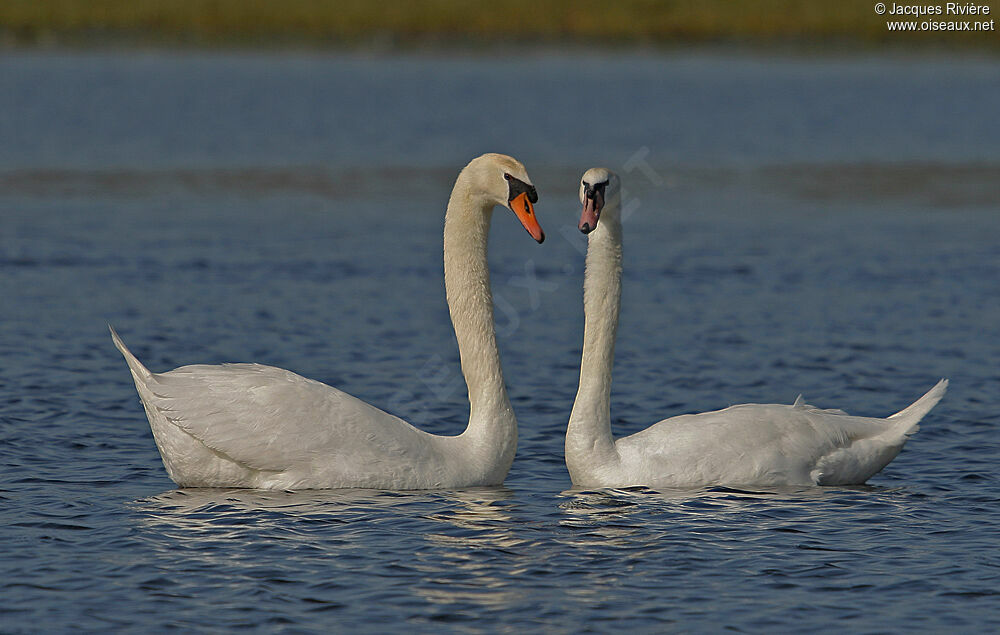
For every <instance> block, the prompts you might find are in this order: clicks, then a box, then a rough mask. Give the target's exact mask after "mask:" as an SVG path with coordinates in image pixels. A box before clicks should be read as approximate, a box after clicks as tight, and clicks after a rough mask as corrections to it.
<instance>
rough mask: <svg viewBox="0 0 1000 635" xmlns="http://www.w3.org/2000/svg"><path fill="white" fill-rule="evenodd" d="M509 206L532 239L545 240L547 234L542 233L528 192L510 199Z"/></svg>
mask: <svg viewBox="0 0 1000 635" xmlns="http://www.w3.org/2000/svg"><path fill="white" fill-rule="evenodd" d="M507 205H508V206H509V207H510V209H511V211H512V212H514V214H515V215H516V216H517V219H518V220H519V221H521V224H522V225H524V228H525V229H527V230H528V233H529V234H531V237H532V238H534V239H535V240H536V241H538V242H543V241H544V240H545V232H543V231H542V227H541V226H540V225H539V224H538V219H537V218H535V208H534V206H533V205H532V204H531V201H529V200H528V193H527V192H521V193H520V194H518V195H517V196H515V197H514V198H512V199H510V201H509V202H508V203H507Z"/></svg>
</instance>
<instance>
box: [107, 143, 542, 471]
mask: <svg viewBox="0 0 1000 635" xmlns="http://www.w3.org/2000/svg"><path fill="white" fill-rule="evenodd" d="M537 200H538V197H537V194H536V193H535V188H534V186H532V185H531V180H530V179H529V178H528V174H527V172H526V171H525V169H524V166H523V165H521V164H520V163H519V162H518V161H516V160H515V159H513V158H511V157H508V156H504V155H501V154H485V155H483V156H481V157H478V158H476V159H474V160H473V161H471V162H470V163H469V164H468V165H467V166H465V168H464V169H463V170H462V172H461V173H460V174H459V175H458V179H457V180H456V182H455V187H454V189H453V190H452V193H451V198H450V199H449V201H448V209H447V212H446V214H445V222H444V277H445V290H446V293H447V298H448V308H449V310H450V312H451V319H452V324H453V325H454V328H455V336H456V338H457V340H458V348H459V352H460V355H461V361H462V372H463V374H464V375H465V380H466V383H467V384H468V390H469V401H470V411H469V423H468V426H467V427H466V429H465V431H464V432H463V433H462V434H460V435H458V436H454V437H448V436H436V435H432V434H428V433H426V432H423V431H421V430H418V429H417V428H414V427H413V426H411V425H410V424H408V423H406V422H405V421H403V420H402V419H400V418H399V417H396V416H393V415H391V414H388V413H386V412H383V411H382V410H379V409H378V408H375V407H374V406H370V405H368V404H367V403H365V402H363V401H361V400H359V399H357V398H355V397H352V396H351V395H348V394H346V393H344V392H341V391H340V390H337V389H336V388H332V387H330V386H327V385H326V384H322V383H320V382H318V381H313V380H311V379H306V378H304V377H301V376H299V375H296V374H295V373H292V372H290V371H287V370H282V369H280V368H273V367H269V366H261V365H259V364H223V365H221V366H204V365H198V366H183V367H181V368H177V369H176V370H172V371H170V372H166V373H163V374H156V373H151V372H150V371H149V370H147V369H146V368H145V367H144V366H143V365H142V364H141V363H140V362H139V361H138V360H137V359H136V358H135V356H133V355H132V353H130V352H129V350H128V349H127V348H126V347H125V345H124V344H123V343H122V341H121V339H120V338H119V337H118V335H117V334H116V333H115V332H114V329H112V330H111V335H112V338H113V340H114V343H115V346H117V347H118V350H119V351H121V353H122V355H124V356H125V361H126V362H127V363H128V366H129V368H130V369H131V371H132V377H133V379H134V380H135V385H136V389H137V390H138V391H139V397H140V398H141V399H142V403H143V405H144V406H145V409H146V416H147V417H148V418H149V423H150V427H151V428H152V430H153V437H154V438H155V440H156V445H157V447H158V448H159V450H160V455H161V456H162V458H163V464H164V466H165V467H166V469H167V474H168V475H169V476H170V478H171V479H173V480H174V482H176V483H177V484H178V485H180V486H182V487H252V488H261V489H321V488H348V487H350V488H372V489H399V490H402V489H453V488H464V487H473V486H486V485H499V484H500V483H502V482H503V480H504V478H505V477H506V476H507V472H508V470H509V469H510V465H511V463H512V461H513V459H514V451H515V449H516V447H517V421H516V420H515V418H514V412H513V410H512V409H511V405H510V400H509V399H508V397H507V389H506V387H505V385H504V379H503V373H502V370H501V368H500V357H499V354H498V352H497V346H496V335H495V331H494V323H493V296H492V294H491V292H490V282H489V270H488V265H487V260H486V244H487V234H488V232H489V226H490V219H491V217H492V215H493V207H494V206H496V205H504V206H506V207H508V208H510V209H511V210H513V211H514V213H515V214H516V215H517V217H518V219H519V220H520V221H521V223H522V224H523V225H524V227H525V229H527V230H528V233H530V234H531V236H532V237H533V238H534V239H535V240H536V241H538V242H542V241H543V240H544V239H545V235H544V233H543V232H542V229H541V227H539V225H538V221H537V220H536V218H535V215H534V208H533V206H532V203H534V202H535V201H537Z"/></svg>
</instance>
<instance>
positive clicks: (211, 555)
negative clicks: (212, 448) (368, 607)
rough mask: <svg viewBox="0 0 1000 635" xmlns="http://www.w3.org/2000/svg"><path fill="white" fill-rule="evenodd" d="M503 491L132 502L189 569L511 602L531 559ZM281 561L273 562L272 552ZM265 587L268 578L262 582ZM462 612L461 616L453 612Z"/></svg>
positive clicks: (145, 526) (158, 542) (438, 598)
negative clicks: (516, 576) (516, 575)
mask: <svg viewBox="0 0 1000 635" xmlns="http://www.w3.org/2000/svg"><path fill="white" fill-rule="evenodd" d="M513 498H514V493H513V492H512V491H511V490H509V489H506V488H503V487H482V488H472V489H465V490H452V491H412V492H394V491H385V490H360V489H357V490H311V491H302V492H284V491H266V490H251V489H230V490H225V489H178V490H172V491H169V492H165V493H163V494H159V495H157V496H152V497H149V498H144V499H140V500H137V501H134V502H133V503H132V504H131V507H132V508H133V509H134V510H135V512H136V513H137V514H138V516H139V518H138V524H139V526H140V528H141V530H143V531H141V534H142V536H143V539H144V540H145V541H146V542H148V543H149V544H151V545H152V546H153V548H154V550H156V551H157V552H159V553H160V554H161V555H162V556H163V558H164V559H165V560H167V561H168V562H170V567H169V568H175V569H177V574H178V576H177V577H178V578H182V577H183V575H184V572H185V571H187V570H193V569H200V570H203V569H204V568H205V567H206V566H219V567H221V570H228V571H236V572H237V574H236V577H239V574H238V572H239V571H245V572H246V573H248V574H250V575H253V576H260V575H261V574H262V573H263V574H264V575H266V577H267V578H269V579H271V580H278V581H279V582H287V581H296V580H295V577H296V576H299V577H301V576H302V575H303V573H305V574H306V576H307V578H306V579H305V580H300V581H304V582H306V583H307V584H311V589H312V590H313V591H314V592H315V593H316V594H317V595H318V596H320V597H322V594H323V593H329V594H330V601H334V600H335V601H337V602H343V601H344V600H343V597H344V594H348V595H350V594H356V593H368V594H376V595H377V594H379V593H389V594H392V595H396V596H404V597H405V596H409V597H411V598H412V597H413V596H416V598H419V600H420V602H422V603H430V604H434V605H448V606H449V607H451V608H448V609H447V610H448V611H450V612H454V611H455V610H458V611H461V610H463V609H462V607H463V606H464V607H468V610H470V611H471V610H473V609H475V608H476V607H480V608H482V607H499V608H502V607H504V606H507V605H509V604H511V603H513V602H515V601H516V600H518V599H519V598H521V597H522V596H523V594H524V591H523V590H522V589H520V588H518V587H517V586H516V585H515V584H512V577H511V568H512V567H514V568H515V572H516V568H517V567H518V566H519V565H518V564H517V561H518V560H519V559H521V558H527V555H526V552H527V551H528V550H527V549H525V548H524V547H525V543H526V542H527V541H526V540H525V539H523V538H518V537H517V535H516V529H517V528H518V527H521V526H523V522H522V521H521V520H519V519H518V518H516V517H515V514H513V513H512V507H513V506H512V504H511V501H512V499H513ZM272 554H273V555H272ZM261 583H262V584H266V583H267V582H266V581H262V582H261ZM455 607H457V608H455Z"/></svg>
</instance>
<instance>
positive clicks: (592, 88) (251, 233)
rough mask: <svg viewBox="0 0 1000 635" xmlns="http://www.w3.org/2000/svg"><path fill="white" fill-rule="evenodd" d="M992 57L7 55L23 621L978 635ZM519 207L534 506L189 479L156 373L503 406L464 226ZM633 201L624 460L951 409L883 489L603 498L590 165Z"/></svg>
mask: <svg viewBox="0 0 1000 635" xmlns="http://www.w3.org/2000/svg"><path fill="white" fill-rule="evenodd" d="M997 68H998V67H997V65H996V63H995V62H994V61H991V60H976V59H959V58H953V59H934V58H920V59H902V58H900V59H896V58H880V59H868V58H857V59H833V60H831V59H813V60H807V61H792V60H787V59H771V58H757V57H737V56H726V55H720V56H713V55H699V56H693V57H683V56H675V57H652V56H650V57H644V56H632V57H606V58H603V57H593V58H574V57H570V56H558V55H548V56H542V57H525V58H514V59H508V60H496V59H485V58H483V59H466V60H460V59H445V58H436V57H420V58H407V59H404V58H360V57H359V58H350V57H348V58H341V57H329V58H328V57H323V56H309V55H275V56H263V55H262V56H253V55H227V56H201V55H183V56H180V55H167V54H159V53H143V54H136V55H132V54H128V55H126V54H106V55H86V56H64V55H25V54H14V55H7V56H5V57H3V58H0V139H2V143H0V298H2V300H0V360H2V366H0V470H2V471H0V545H2V547H0V572H2V574H3V575H2V576H0V578H2V579H0V614H2V615H0V620H2V624H3V626H2V627H0V630H3V631H5V632H8V631H9V632H26V631H38V630H62V631H66V630H71V629H73V630H77V629H84V630H116V631H118V630H125V631H133V632H146V631H150V630H163V629H166V628H171V627H172V628H176V629H180V630H184V631H188V630H228V629H235V628H247V627H249V628H253V629H256V630H264V631H271V630H288V631H292V632H295V631H329V630H339V631H343V632H353V631H358V630H363V631H386V630H398V629H401V628H404V627H406V628H412V629H414V630H417V631H421V632H428V631H441V630H454V631H460V632H483V631H525V630H528V631H531V630H535V631H538V630H544V631H547V632H578V631H583V630H593V631H611V630H616V629H620V628H629V629H633V630H638V631H644V632H663V631H691V630H708V631H716V630H723V629H730V630H736V631H747V632H772V631H806V630H821V631H827V632H829V631H851V632H854V631H862V632H876V631H878V632H885V631H895V632H901V631H942V630H945V629H950V630H958V631H960V632H977V631H983V630H985V629H988V628H991V627H995V625H996V623H997V622H998V620H1000V555H998V554H1000V548H998V547H1000V544H998V543H1000V540H998V536H1000V534H998V532H997V527H998V526H1000V483H998V480H997V475H996V466H997V464H998V461H1000V436H998V431H997V425H998V421H1000V418H998V415H997V405H996V404H997V396H998V392H1000V390H998V389H1000V370H998V369H1000V366H998V361H997V360H1000V267H998V265H1000V190H998V188H997V183H998V182H1000V126H998V125H997V122H996V113H997V112H1000V82H997V81H996V80H997V77H998V75H997ZM490 150H496V151H503V152H509V153H512V154H515V155H517V156H518V157H519V158H521V159H522V160H523V161H524V163H525V164H526V165H527V167H528V170H529V173H530V174H531V175H532V177H533V179H534V181H535V184H536V186H537V187H538V190H539V194H540V201H539V204H538V206H537V211H538V214H539V218H540V220H541V222H542V225H543V226H544V227H545V229H546V231H547V233H548V235H549V239H548V240H547V241H546V243H545V244H544V245H542V246H538V245H535V244H534V243H533V242H532V241H531V240H530V239H529V238H528V237H527V236H526V235H525V234H524V232H523V230H522V229H520V228H519V227H518V226H517V225H516V223H515V222H514V221H513V220H512V219H511V218H509V215H507V214H502V213H499V212H498V213H497V214H496V217H495V219H494V223H493V236H492V238H491V253H490V259H491V267H492V272H493V283H494V292H495V295H496V299H497V321H498V333H499V340H500V345H501V347H502V355H503V361H504V368H505V372H506V375H507V381H508V384H509V387H510V392H511V397H512V400H513V403H514V406H515V409H516V411H517V414H518V419H519V424H520V445H519V450H518V455H517V459H516V461H515V463H514V466H513V469H512V470H511V473H510V476H509V478H508V479H507V482H506V483H505V485H504V487H501V488H486V489H473V490H463V491H442V492H373V491H320V492H295V493H289V492H258V491H247V490H177V489H175V487H174V486H173V484H172V483H171V481H170V480H169V479H168V478H167V476H166V473H165V471H164V469H163V466H162V464H161V462H160V459H159V455H158V454H157V452H156V448H155V446H154V445H153V440H152V437H151V435H150V432H149V428H148V425H147V423H146V421H145V417H144V415H143V413H142V409H141V406H140V405H139V403H138V399H137V397H136V395H135V392H134V389H133V387H132V385H131V381H130V378H129V375H128V372H127V370H126V368H125V365H124V363H123V362H122V360H121V358H120V356H119V355H118V354H117V352H116V351H115V350H114V348H113V346H112V345H111V341H110V338H109V337H108V333H107V328H106V324H108V323H112V324H114V325H115V327H116V328H117V329H118V330H119V331H120V332H121V334H122V336H123V337H124V338H125V340H126V341H127V342H128V343H129V345H130V346H131V347H132V349H133V351H134V352H135V353H136V354H137V355H138V356H139V357H140V358H141V359H143V360H144V361H145V362H146V363H147V365H149V366H150V367H151V368H153V369H154V370H166V369H169V368H173V367H175V366H178V365H182V364H185V363H194V362H209V363H215V362H223V361H257V362H262V363H267V364H272V365H276V366H281V367H284V368H289V369H292V370H294V371H296V372H299V373H301V374H303V375H306V376H308V377H313V378H316V379H319V380H322V381H325V382H327V383H331V384H334V385H336V386H338V387H340V388H342V389H344V390H346V391H348V392H350V393H352V394H354V395H356V396H358V397H361V398H363V399H366V400H368V401H370V402H372V403H374V404H376V405H378V406H381V407H383V408H385V409H388V410H390V411H392V412H394V413H396V414H399V415H401V416H403V417H405V418H407V419H408V420H410V421H412V422H414V423H415V424H417V425H420V426H422V427H424V428H425V429H427V430H429V431H432V432H435V433H443V434H453V433H457V432H458V431H460V430H461V429H462V427H463V425H464V419H465V417H466V415H467V412H466V403H465V398H464V394H463V387H462V384H461V383H460V375H459V373H458V363H457V350H456V348H455V343H454V339H453V336H452V333H451V329H450V323H449V322H448V316H447V308H446V305H445V302H444V298H443V283H442V279H441V278H442V275H441V264H440V260H441V254H440V250H441V244H440V238H441V226H442V217H443V208H444V203H445V201H446V200H447V196H448V192H449V188H450V185H451V183H452V182H453V179H454V176H455V174H456V173H457V170H458V168H460V167H461V165H463V164H464V163H465V162H466V161H467V160H468V159H469V158H471V157H472V156H474V155H476V154H478V153H480V152H483V151H490ZM598 163H602V164H605V165H607V166H608V167H611V168H613V169H616V170H618V171H619V172H620V173H621V174H622V175H623V179H624V182H625V186H626V188H627V190H628V192H627V194H626V210H627V213H628V219H627V221H626V223H625V240H626V245H625V248H626V262H625V267H626V269H625V294H624V305H623V315H622V325H621V332H620V336H619V346H618V358H617V361H616V367H615V373H616V375H615V391H614V398H613V417H614V426H615V431H616V433H618V434H625V433H631V432H634V431H636V430H639V429H641V428H643V427H645V426H646V425H648V424H650V423H652V422H654V421H656V420H659V419H661V418H663V417H665V416H668V415H672V414H680V413H684V412H695V411H702V410H707V409H714V408H719V407H724V406H726V405H729V404H732V403H739V402H747V401H758V402H783V403H789V402H791V400H793V399H794V398H795V397H796V395H798V394H799V393H804V394H805V396H806V397H807V398H808V399H809V400H810V402H812V403H815V404H816V405H818V406H823V407H841V408H844V409H846V410H848V411H849V412H851V413H856V414H864V415H881V416H884V415H887V414H890V413H892V412H895V411H896V410H899V409H900V408H902V407H903V406H905V405H907V404H908V403H910V402H911V401H912V400H914V399H915V398H916V397H918V396H919V395H921V394H922V393H923V392H924V391H926V390H927V389H928V388H930V387H931V386H932V385H933V384H934V382H936V381H937V379H938V378H940V377H949V378H950V379H951V388H950V390H949V393H948V395H947V396H946V397H945V399H944V400H943V401H942V402H941V404H940V405H939V406H938V407H937V408H936V409H935V410H934V411H932V412H931V414H930V415H928V416H927V418H926V419H925V420H924V423H923V425H922V429H921V431H920V433H919V434H918V435H916V436H915V437H914V438H913V439H912V440H911V441H910V442H909V443H908V445H907V446H906V448H905V450H904V451H903V453H902V454H901V455H900V456H899V457H898V458H897V459H896V460H895V461H894V462H893V463H892V464H890V465H889V466H888V467H887V468H886V470H884V472H883V473H881V474H879V475H877V476H876V477H874V478H873V479H871V481H870V482H869V484H868V485H866V486H861V487H853V488H810V489H794V490H780V489H779V490H767V491H742V490H731V489H724V488H713V489H708V490H701V491H684V492H670V491H667V492H653V491H649V490H645V489H641V488H640V489H635V490H628V491H576V490H572V489H571V486H570V482H569V479H568V477H567V474H566V471H565V467H564V465H563V462H562V437H563V433H564V428H565V423H566V419H567V416H568V413H569V409H570V406H571V402H572V399H573V396H574V393H575V382H576V379H577V377H576V369H577V364H578V361H579V354H580V339H581V336H582V307H581V300H580V296H581V291H580V286H581V282H582V254H581V253H580V251H579V248H580V246H581V238H580V237H579V235H578V233H577V232H575V230H574V228H573V226H574V225H575V222H576V217H577V216H578V212H579V210H578V204H577V203H576V201H575V188H576V180H577V178H578V177H579V175H580V174H581V173H582V172H583V170H584V169H585V168H587V167H590V166H591V165H594V164H598Z"/></svg>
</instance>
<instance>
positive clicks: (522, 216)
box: [465, 154, 545, 242]
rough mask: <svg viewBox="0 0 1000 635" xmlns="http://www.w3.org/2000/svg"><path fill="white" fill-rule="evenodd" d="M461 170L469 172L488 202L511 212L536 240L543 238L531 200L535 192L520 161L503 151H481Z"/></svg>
mask: <svg viewBox="0 0 1000 635" xmlns="http://www.w3.org/2000/svg"><path fill="white" fill-rule="evenodd" d="M465 171H466V172H468V173H470V175H471V176H472V177H473V179H474V181H473V183H474V184H475V187H477V188H478V189H479V190H480V192H481V194H482V195H483V196H484V197H485V198H486V199H487V200H488V201H489V202H491V203H493V204H495V205H503V206H504V207H506V208H507V209H509V210H511V211H512V212H514V215H515V216H517V219H518V220H519V221H521V224H522V225H523V226H524V228H525V229H526V230H528V233H529V234H531V237H532V238H534V239H535V240H536V241H538V242H542V241H544V240H545V232H543V231H542V228H541V226H540V225H539V224H538V219H537V218H535V207H534V203H537V202H538V193H537V192H536V191H535V186H534V185H532V184H531V179H530V178H529V177H528V171H527V170H525V169H524V166H523V165H521V162H520V161H518V160H517V159H515V158H514V157H509V156H507V155H506V154H484V155H482V156H481V157H477V158H475V159H473V160H472V161H471V162H470V163H469V165H467V166H466V168H465Z"/></svg>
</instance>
